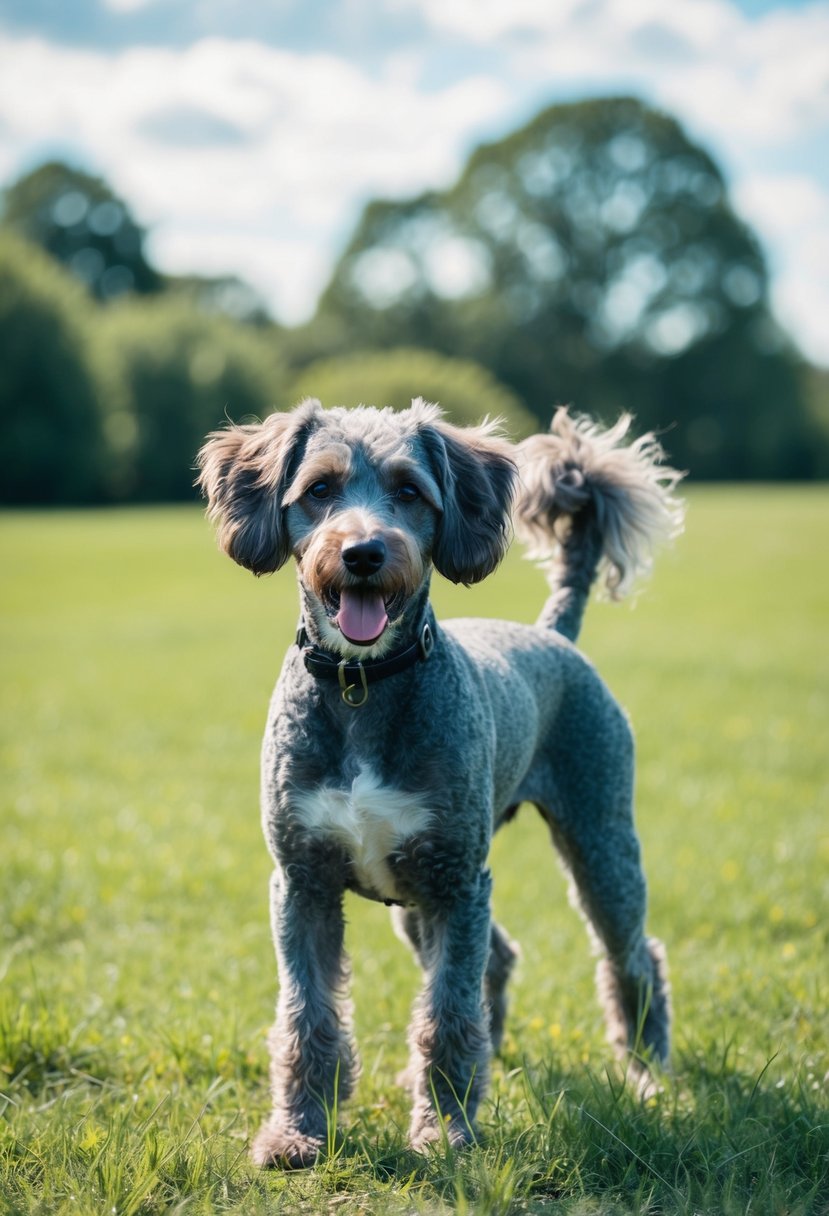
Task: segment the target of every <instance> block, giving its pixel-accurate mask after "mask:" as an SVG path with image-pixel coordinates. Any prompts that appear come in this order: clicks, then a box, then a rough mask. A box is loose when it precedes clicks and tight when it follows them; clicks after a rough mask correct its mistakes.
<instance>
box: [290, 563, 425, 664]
mask: <svg viewBox="0 0 829 1216" xmlns="http://www.w3.org/2000/svg"><path fill="white" fill-rule="evenodd" d="M299 604H300V621H301V626H302V627H303V628H304V630H305V635H306V636H307V639H308V641H309V642H310V643H311V645H313V646H315V647H316V648H317V649H319V650H322V651H325V652H327V653H329V654H331V655H332V656H336V657H337V659H339V660H342V659H346V660H348V661H350V662H357V663H366V662H373V661H374V660H380V659H386V658H388V657H389V656H390V655H392V654H396V653H398V652H399V651H402V650H405V649H406V648H407V647H409V646H412V645H414V644H415V643H416V642H417V641H418V640H419V639H420V637H421V635H422V633H423V626H424V624H426V622H427V620H428V621H429V622H430V624H431V628H432V630H433V631H434V630H435V623H434V613H433V611H432V607H431V605H430V603H429V579H428V578H426V579H424V581H423V583H422V584H421V586H420V587H419V588H418V590H417V591H416V592H415V594H414V595H413V596H412V597H411V598H410V599H409V601H408V603H407V604H406V607H405V609H404V610H403V612H402V613H401V615H400V616H399V617H398V618H397V619H396V620H394V621H392V622H391V623H390V624H389V625H388V627H387V628H386V629H385V630H384V632H383V635H382V636H381V637H380V638H378V639H377V641H376V642H373V643H372V644H371V645H370V646H360V645H358V644H357V643H355V642H350V641H349V640H348V639H347V638H346V637H344V636H343V634H342V633H341V631H340V630H339V628H338V627H337V626H336V625H335V624H334V623H333V622H332V621H330V620H329V619H328V617H327V615H326V612H325V608H324V606H323V605H322V604H321V603H320V602H319V600H318V599H317V598H316V597H315V596H314V595H312V594H311V593H310V592H309V591H308V589H307V588H306V587H305V586H304V585H303V583H302V580H301V579H300V582H299Z"/></svg>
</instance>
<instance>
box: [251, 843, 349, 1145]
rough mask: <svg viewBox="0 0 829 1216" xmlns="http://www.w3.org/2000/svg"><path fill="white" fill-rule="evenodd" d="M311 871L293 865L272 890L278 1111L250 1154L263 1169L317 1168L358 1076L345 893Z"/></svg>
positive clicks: (273, 1052) (273, 1048)
mask: <svg viewBox="0 0 829 1216" xmlns="http://www.w3.org/2000/svg"><path fill="white" fill-rule="evenodd" d="M313 870H314V867H313V865H311V866H307V867H306V866H302V865H298V864H297V865H291V866H289V867H287V868H286V870H285V871H283V872H281V873H280V872H279V871H277V872H275V873H274V876H273V880H272V883H271V919H272V925H273V936H274V943H275V946H276V953H277V959H278V963H279V1000H278V1003H277V1011H276V1023H275V1025H274V1027H273V1030H272V1031H271V1034H270V1039H269V1046H270V1053H271V1089H272V1096H273V1111H272V1113H271V1115H270V1117H269V1118H268V1119H267V1121H266V1122H265V1124H264V1125H263V1126H262V1128H261V1130H260V1131H259V1133H258V1135H257V1136H256V1138H255V1140H254V1142H253V1145H252V1148H251V1156H252V1158H253V1161H254V1162H255V1164H257V1165H282V1166H288V1167H292V1168H297V1167H302V1166H307V1165H312V1164H313V1163H314V1161H315V1160H316V1158H317V1156H318V1154H319V1152H320V1149H321V1148H322V1147H323V1145H324V1144H325V1142H326V1137H327V1135H328V1132H329V1129H330V1126H331V1121H332V1120H333V1119H334V1117H335V1111H336V1105H337V1102H338V1100H339V1099H343V1098H346V1097H348V1095H349V1093H350V1092H351V1089H352V1087H353V1084H354V1079H355V1075H356V1071H357V1065H356V1052H355V1049H354V1046H353V1042H352V1039H351V1030H350V1017H349V1007H348V1003H347V999H346V993H345V988H346V984H347V980H348V968H347V960H346V956H345V953H344V950H343V934H344V922H343V911H342V891H338V890H337V889H336V887H335V886H334V885H333V884H332V885H331V886H330V887H327V886H326V885H325V884H321V883H319V882H315V881H314V878H313Z"/></svg>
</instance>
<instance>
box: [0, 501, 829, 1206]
mask: <svg viewBox="0 0 829 1216" xmlns="http://www.w3.org/2000/svg"><path fill="white" fill-rule="evenodd" d="M827 553H829V494H827V491H826V489H825V488H813V489H803V490H796V489H785V490H784V489H779V488H761V487H758V488H753V489H741V490H731V489H718V490H713V489H705V490H703V489H699V490H695V491H693V492H692V493H691V494H690V513H689V522H688V528H687V532H686V534H685V536H684V537H683V538H682V540H681V541H680V542H679V544H678V545H677V547H676V549H675V550H674V551H673V552H672V553H670V554H667V555H665V556H664V557H663V559H662V561H661V563H660V564H659V566H658V569H657V573H656V576H655V578H654V579H653V580H652V582H651V583H650V584H649V585H648V586H647V587H646V588H645V589H644V591H643V593H642V595H641V596H640V598H639V601H638V603H637V604H636V606H635V607H634V608H633V609H631V608H629V607H628V606H625V605H622V606H612V605H607V604H601V603H599V604H594V605H593V606H592V607H591V609H590V611H589V615H588V621H587V625H586V629H585V632H584V634H583V637H582V644H583V647H584V649H585V650H586V652H587V653H588V654H589V655H590V656H591V658H593V659H594V660H595V662H596V663H597V664H598V666H599V668H600V670H601V671H602V672H603V674H604V675H605V678H606V679H607V681H608V683H609V684H610V686H611V688H612V689H613V690H614V692H615V693H616V694H617V696H618V697H619V699H620V700H621V701H622V702H623V704H625V706H626V707H627V708H628V710H629V711H630V713H631V715H632V718H633V721H634V723H635V726H636V730H637V736H638V740H639V772H638V821H639V825H640V830H641V835H642V840H643V846H644V852H645V860H646V866H647V871H648V875H649V880H650V926H651V928H652V930H653V931H654V932H656V933H658V934H659V936H661V937H663V938H664V939H665V941H666V942H667V944H668V948H669V953H670V960H671V968H672V981H673V991H674V1002H675V1028H676V1029H675V1052H674V1073H673V1076H672V1078H670V1079H669V1080H667V1081H666V1083H665V1087H664V1091H663V1092H662V1093H661V1094H660V1095H658V1096H657V1097H656V1098H653V1099H651V1100H649V1101H648V1102H647V1103H646V1104H642V1103H640V1102H638V1101H637V1100H636V1098H635V1097H634V1095H633V1094H632V1093H631V1092H630V1090H629V1089H626V1088H625V1087H624V1086H623V1085H622V1084H621V1082H620V1080H619V1078H618V1076H617V1074H616V1072H615V1071H614V1068H613V1065H612V1061H611V1058H610V1054H609V1051H608V1049H607V1048H606V1046H605V1044H604V1039H603V1029H602V1024H601V1016H600V1012H599V1008H598V1005H597V1002H596V1000H595V997H594V993H593V979H592V976H593V969H594V960H593V959H592V958H591V957H590V954H589V950H588V947H587V939H586V935H585V933H584V930H583V927H582V925H581V923H580V921H579V919H578V917H577V916H576V914H575V913H574V912H573V911H572V910H571V908H570V907H569V905H568V903H567V899H566V890H565V884H564V880H563V878H562V876H561V873H560V871H559V869H558V867H557V865H556V863H555V861H554V858H553V855H552V853H551V850H550V848H549V846H548V844H547V840H546V836H545V834H544V832H543V830H542V826H541V824H540V822H538V821H537V820H536V818H535V817H534V815H533V814H532V812H531V811H529V810H526V811H525V813H524V814H523V815H521V816H519V819H518V821H517V822H516V823H515V824H513V825H511V826H510V827H509V828H508V829H505V831H504V833H503V834H502V836H501V837H499V839H498V840H497V842H496V846H495V849H494V857H493V869H494V874H495V884H496V895H495V906H496V913H497V915H498V919H499V920H501V921H502V922H503V923H504V924H505V925H506V926H507V927H508V928H509V930H510V931H511V932H512V934H513V935H514V936H515V937H517V938H518V939H519V940H520V942H521V943H522V947H523V962H522V964H521V968H520V972H519V974H518V976H517V979H516V982H515V984H514V994H513V1005H512V1016H511V1021H510V1029H509V1033H508V1036H507V1040H506V1044H505V1050H504V1053H503V1056H502V1058H501V1059H500V1060H499V1061H498V1062H496V1064H495V1066H494V1069H493V1083H492V1089H491V1095H490V1098H489V1100H488V1101H487V1103H486V1104H485V1106H484V1109H483V1112H482V1118H481V1121H480V1133H481V1136H480V1144H479V1145H478V1146H476V1147H474V1148H472V1149H470V1150H467V1151H465V1152H463V1153H461V1154H458V1155H456V1156H453V1155H452V1154H451V1153H450V1152H448V1151H440V1150H438V1151H435V1152H434V1153H433V1154H431V1155H430V1156H429V1157H428V1158H421V1157H418V1156H416V1155H414V1154H412V1153H411V1152H409V1151H408V1150H407V1148H406V1144H405V1128H406V1120H407V1112H406V1103H405V1098H404V1096H403V1094H402V1093H401V1092H400V1091H398V1090H397V1089H396V1088H395V1086H394V1076H395V1073H396V1071H397V1070H398V1069H399V1067H400V1066H401V1065H402V1064H403V1061H404V1056H405V1049H404V1041H405V1037H404V1029H405V1025H406V1020H407V1014H408V1008H409V1005H410V1002H411V1000H412V998H413V995H414V992H415V989H416V975H415V973H414V968H413V965H412V962H411V960H410V957H409V955H408V953H407V952H406V951H405V950H404V949H403V947H402V946H400V944H399V943H398V942H397V941H396V939H394V937H393V936H392V934H391V930H390V928H389V926H388V923H387V914H386V912H385V909H383V908H382V907H380V906H375V905H373V904H367V903H363V902H360V901H358V900H356V899H354V900H350V902H349V905H348V915H349V922H350V924H349V944H350V951H351V954H352V958H353V965H354V995H355V999H356V1017H357V1029H358V1035H359V1040H360V1044H361V1049H362V1059H363V1074H362V1078H361V1081H360V1085H359V1088H358V1092H357V1095H356V1099H355V1100H354V1101H353V1102H352V1104H351V1105H350V1106H349V1107H348V1108H347V1109H345V1110H343V1111H342V1112H341V1116H340V1127H341V1135H340V1136H339V1137H337V1138H335V1137H333V1136H332V1142H331V1146H330V1147H331V1152H330V1155H329V1157H328V1159H327V1160H325V1161H324V1162H323V1164H322V1165H320V1166H319V1167H318V1168H317V1169H316V1170H314V1171H309V1172H305V1173H300V1174H297V1175H291V1176H287V1175H285V1174H282V1173H280V1172H270V1173H259V1172H257V1171H255V1170H254V1169H253V1168H252V1167H251V1166H250V1165H249V1164H248V1162H247V1157H246V1147H247V1142H248V1139H249V1137H250V1136H251V1135H252V1133H253V1132H254V1131H255V1130H256V1127H257V1125H258V1122H259V1120H260V1119H261V1117H262V1116H263V1114H264V1113H265V1111H266V1109H267V1106H268V1097H267V1060H266V1051H265V1042H264V1035H265V1031H266V1028H267V1026H268V1023H269V1021H270V1019H271V1014H272V1008H273V1001H274V996H275V990H276V983H275V967H274V963H273V961H272V953H271V945H270V940H269V933H268V925H267V879H268V872H269V863H268V858H267V854H266V851H265V848H264V845H263V843H262V840H261V837H260V828H259V818H258V809H257V764H258V747H259V736H260V732H261V729H262V725H263V721H264V714H265V709H266V705H267V700H268V696H269V693H270V688H271V685H272V682H273V679H274V677H275V675H276V672H277V670H278V668H279V664H280V661H281V655H282V652H283V650H284V649H285V647H286V646H287V644H288V643H289V642H290V640H291V638H292V633H293V628H294V625H295V617H296V604H295V593H294V587H293V575H292V574H291V573H290V572H289V571H284V572H282V573H281V574H279V575H277V576H275V577H274V578H272V579H266V580H262V581H256V580H254V579H253V578H251V577H250V576H249V575H247V574H246V573H245V572H243V571H241V570H239V569H237V568H235V567H233V566H232V564H231V563H230V562H228V561H227V560H226V559H224V558H222V557H220V556H219V555H218V553H217V552H216V551H215V549H214V547H213V541H212V538H211V536H210V534H209V531H208V528H207V526H206V525H205V523H204V520H203V519H202V517H201V515H200V513H199V511H198V510H196V509H179V510H134V511H112V512H101V513H88V514H84V513H79V514H48V513H45V514H23V515H6V516H4V517H0V561H1V562H2V570H3V593H2V606H1V607H0V612H1V613H2V618H1V619H2V644H3V684H2V689H3V693H2V726H3V752H2V772H3V783H2V785H3V788H2V794H0V797H2V810H0V816H1V817H2V818H1V819H0V823H2V836H0V846H1V851H0V906H1V907H2V918H1V919H0V1212H3V1213H18V1212H19V1213H24V1212H25V1213H66V1214H69V1213H72V1214H81V1216H85V1214H87V1213H89V1214H95V1216H100V1214H107V1213H112V1214H113V1216H122V1214H123V1216H138V1214H149V1213H161V1212H176V1213H178V1212H186V1213H193V1214H194V1216H195V1214H199V1213H208V1212H239V1213H265V1212H268V1213H271V1212H295V1211H299V1212H304V1211H309V1212H312V1211H325V1212H331V1213H343V1214H351V1213H374V1212H378V1213H385V1212H389V1213H402V1212H407V1213H408V1212H429V1213H432V1212H454V1211H457V1212H459V1213H468V1212H476V1213H508V1212H538V1213H545V1212H549V1213H553V1212H555V1213H567V1214H573V1213H579V1214H587V1213H622V1212H643V1213H644V1212H653V1213H662V1212H664V1213H672V1212H677V1213H687V1214H688V1216H690V1214H691V1213H711V1214H715V1213H716V1214H718V1216H719V1214H724V1216H729V1214H731V1213H735V1214H736V1213H740V1214H743V1213H745V1212H748V1211H751V1212H752V1213H761V1214H762V1213H781V1214H782V1213H788V1214H792V1216H795V1214H799V1213H826V1212H829V1161H827V1155H828V1154H829V1100H827V1097H828V1095H827V1089H828V1088H829V1013H827V1007H828V1006H829V966H827V960H828V959H829V950H828V949H827V927H829V898H828V897H829V882H828V881H827V875H829V792H828V790H827V778H828V776H829V765H827V760H829V642H827V629H829V562H827ZM543 594H544V589H543V582H542V580H541V577H540V576H539V575H538V573H537V572H536V571H535V570H534V569H533V568H532V567H531V566H529V565H528V564H527V563H525V562H522V561H520V560H519V559H518V556H517V554H516V555H514V556H511V557H510V559H509V560H508V562H507V564H506V565H505V567H504V568H503V569H502V570H501V571H500V572H499V574H498V575H497V576H495V577H494V578H493V579H491V580H489V581H488V582H487V583H486V584H484V585H483V586H481V587H479V588H476V589H474V590H470V591H465V590H463V589H458V588H453V587H449V586H448V585H446V584H441V585H440V586H439V587H437V588H436V596H435V598H436V600H437V605H438V611H439V613H440V614H442V615H444V616H445V615H447V614H451V613H463V614H464V615H474V614H479V615H511V616H514V617H517V618H519V619H522V620H531V619H532V618H533V617H534V616H535V614H536V613H537V611H538V608H539V607H540V604H541V602H542V599H543Z"/></svg>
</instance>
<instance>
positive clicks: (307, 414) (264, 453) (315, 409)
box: [196, 399, 322, 574]
mask: <svg viewBox="0 0 829 1216" xmlns="http://www.w3.org/2000/svg"><path fill="white" fill-rule="evenodd" d="M321 411H322V407H321V405H320V403H319V402H318V401H315V400H313V399H309V400H307V401H303V402H302V403H301V404H300V405H298V406H297V407H296V409H294V410H291V411H290V413H286V414H271V415H270V416H269V417H268V418H266V419H265V421H264V422H257V423H252V424H247V425H244V426H236V425H231V426H229V427H228V428H227V429H226V430H224V431H213V433H212V434H210V435H208V436H207V442H206V443H205V445H204V447H203V448H202V449H201V451H200V452H199V455H198V467H199V469H200V470H201V471H200V474H199V478H198V481H197V483H196V484H197V485H198V486H199V488H200V489H201V492H202V493H203V494H204V496H205V497H206V498H207V514H208V516H209V518H210V519H211V520H213V521H214V523H215V524H216V539H217V540H218V542H219V547H220V548H221V549H223V550H224V551H225V553H227V555H228V556H229V557H232V558H233V560H234V561H235V562H238V563H239V565H240V566H245V567H246V569H248V570H252V571H253V573H254V574H270V573H271V572H272V571H274V570H278V569H279V567H280V566H282V565H284V563H285V562H286V561H287V560H288V558H289V557H290V546H289V541H288V535H287V532H286V528H285V521H284V518H283V511H282V496H283V494H284V492H285V489H286V487H287V483H288V481H289V479H290V476H291V473H292V472H293V469H294V468H295V467H296V463H297V460H298V459H299V458H300V457H301V454H302V449H303V448H304V445H305V441H306V439H307V437H308V435H309V434H310V432H311V431H312V430H313V429H314V426H315V424H316V422H317V420H318V419H319V416H320V413H321Z"/></svg>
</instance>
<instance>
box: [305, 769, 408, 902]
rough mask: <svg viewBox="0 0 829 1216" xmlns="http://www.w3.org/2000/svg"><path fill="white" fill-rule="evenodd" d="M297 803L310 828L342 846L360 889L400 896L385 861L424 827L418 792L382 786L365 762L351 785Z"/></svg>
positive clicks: (309, 792) (322, 791)
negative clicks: (331, 838)
mask: <svg viewBox="0 0 829 1216" xmlns="http://www.w3.org/2000/svg"><path fill="white" fill-rule="evenodd" d="M295 807H296V812H297V814H298V817H299V819H300V821H301V822H302V824H303V826H304V827H305V828H306V829H307V830H308V831H311V832H319V833H321V834H324V835H327V836H332V837H334V838H335V839H336V840H337V841H338V843H340V844H341V845H342V846H343V847H344V849H345V850H346V852H347V854H348V856H349V858H350V859H351V864H352V866H353V868H354V873H355V876H356V878H357V881H358V883H359V884H360V886H361V887H362V888H364V890H366V891H372V892H374V893H376V894H377V895H379V896H380V898H382V899H397V898H398V895H399V893H398V891H397V889H396V887H395V884H394V879H393V877H392V873H391V871H390V869H389V867H388V865H387V862H386V859H387V857H388V856H389V854H390V853H393V852H394V851H395V849H398V848H399V847H400V845H401V844H402V843H403V842H404V841H405V840H407V839H409V838H410V837H412V836H416V835H418V833H420V832H423V831H424V830H425V828H426V827H427V826H428V824H429V821H430V819H431V812H430V811H429V809H428V808H427V807H426V806H424V804H423V801H422V799H421V797H420V796H419V795H417V794H410V793H406V792H405V791H403V790H396V789H394V788H393V787H391V786H387V785H384V784H383V783H382V782H381V781H380V780H379V778H378V777H377V776H376V774H375V773H373V772H372V770H371V769H370V768H368V767H367V766H366V767H363V768H362V769H361V770H360V772H359V774H358V775H357V776H356V777H355V778H354V781H353V782H352V783H351V786H350V787H348V788H345V789H337V788H332V787H331V786H320V787H319V788H317V789H315V790H307V791H304V792H303V793H301V794H299V795H298V797H297V798H296V799H295Z"/></svg>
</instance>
